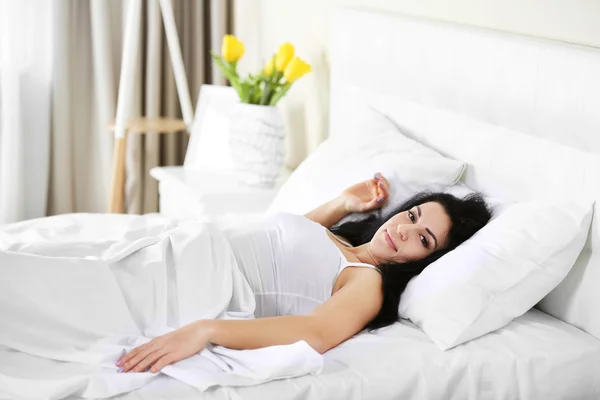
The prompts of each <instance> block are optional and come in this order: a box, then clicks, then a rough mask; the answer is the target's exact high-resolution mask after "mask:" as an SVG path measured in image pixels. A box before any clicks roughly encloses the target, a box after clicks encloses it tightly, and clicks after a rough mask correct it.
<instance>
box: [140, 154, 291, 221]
mask: <svg viewBox="0 0 600 400" xmlns="http://www.w3.org/2000/svg"><path fill="white" fill-rule="evenodd" d="M150 175H152V177H154V178H155V179H156V180H158V182H159V186H158V192H159V196H160V200H159V207H160V213H161V214H163V215H165V216H167V217H170V218H175V219H186V218H190V217H202V218H207V219H210V218H212V217H215V216H220V215H225V214H237V213H256V212H263V211H265V210H266V209H267V208H268V207H269V205H270V204H271V202H272V201H273V199H274V198H275V195H276V194H277V191H278V190H279V187H280V186H281V184H282V183H283V182H284V181H285V179H287V177H288V176H289V171H283V172H282V174H281V177H280V179H279V182H278V184H277V186H276V187H275V188H271V189H263V188H256V187H250V186H245V185H243V184H241V183H239V182H238V181H237V180H236V179H235V178H234V177H233V176H232V175H230V174H228V173H225V172H215V171H208V170H207V171H198V170H190V169H186V168H184V167H179V166H178V167H156V168H152V169H151V170H150Z"/></svg>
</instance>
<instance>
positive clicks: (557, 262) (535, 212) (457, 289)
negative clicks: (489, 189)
mask: <svg viewBox="0 0 600 400" xmlns="http://www.w3.org/2000/svg"><path fill="white" fill-rule="evenodd" d="M591 217H592V204H591V203H589V202H578V201H572V202H567V201H565V202H561V203H551V204H550V203H540V202H523V203H516V204H512V205H509V206H506V207H503V208H502V209H501V211H500V212H499V213H498V215H496V216H495V217H494V218H493V219H492V220H491V221H490V222H489V223H488V224H487V225H486V226H485V227H483V228H482V229H481V230H480V231H479V232H477V233H476V234H475V235H474V236H473V237H472V238H471V239H469V240H467V241H466V242H465V243H463V244H462V245H460V246H459V247H458V248H456V249H455V250H453V251H451V252H450V253H448V254H447V255H445V256H444V257H442V258H440V259H439V260H438V261H436V262H434V263H432V264H431V265H429V266H428V267H427V268H426V269H425V270H424V271H423V272H422V273H421V274H420V275H418V276H416V277H415V278H413V279H412V280H411V281H410V282H409V284H408V285H407V287H406V290H405V291H404V293H403V294H402V297H401V299H400V307H399V312H400V316H401V317H402V318H407V319H410V320H411V321H413V322H414V323H415V324H417V325H418V326H419V327H421V329H423V331H424V332H425V333H426V334H427V335H428V336H429V338H431V340H433V342H435V343H436V344H437V345H438V346H439V347H440V348H441V349H442V350H446V349H449V348H451V347H454V346H457V345H459V344H461V343H464V342H467V341H469V340H471V339H474V338H477V337H479V336H482V335H484V334H486V333H489V332H492V331H494V330H496V329H499V328H501V327H503V326H505V325H507V324H508V323H509V322H510V321H512V320H513V319H514V318H516V317H518V316H520V315H522V314H524V313H525V312H527V311H528V310H529V309H530V308H531V307H533V306H534V305H535V304H536V303H537V302H539V301H540V300H541V299H542V298H543V297H544V296H546V295H547V294H548V293H549V292H550V291H551V290H552V289H554V287H556V286H557V285H558V284H559V283H560V281H561V280H562V279H564V277H565V276H566V275H567V273H568V272H569V270H570V269H571V267H572V266H573V264H574V263H575V260H576V259H577V256H578V255H579V253H580V252H581V250H582V248H583V246H584V244H585V241H586V238H587V236H588V231H589V226H590V222H591Z"/></svg>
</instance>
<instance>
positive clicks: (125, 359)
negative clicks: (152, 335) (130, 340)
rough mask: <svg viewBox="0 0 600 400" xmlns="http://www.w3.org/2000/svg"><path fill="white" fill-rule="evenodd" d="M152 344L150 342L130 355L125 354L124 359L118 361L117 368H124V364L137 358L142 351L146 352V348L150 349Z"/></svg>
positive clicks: (132, 351)
mask: <svg viewBox="0 0 600 400" xmlns="http://www.w3.org/2000/svg"><path fill="white" fill-rule="evenodd" d="M150 343H152V342H151V341H150V342H148V343H146V344H143V345H141V346H138V347H136V348H135V349H133V350H131V351H130V352H129V353H127V354H125V355H124V356H123V357H121V358H120V359H119V360H118V361H117V367H122V366H123V364H125V363H126V362H129V360H131V359H132V358H133V357H135V356H137V355H138V354H139V352H140V351H144V350H145V349H146V348H148V347H149V346H150Z"/></svg>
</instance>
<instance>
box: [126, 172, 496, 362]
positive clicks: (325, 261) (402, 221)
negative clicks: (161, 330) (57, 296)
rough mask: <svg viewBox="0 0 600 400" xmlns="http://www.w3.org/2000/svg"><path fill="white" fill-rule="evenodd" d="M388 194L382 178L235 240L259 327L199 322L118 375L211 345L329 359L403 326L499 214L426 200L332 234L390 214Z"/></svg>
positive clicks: (146, 350) (471, 201) (445, 197)
mask: <svg viewBox="0 0 600 400" xmlns="http://www.w3.org/2000/svg"><path fill="white" fill-rule="evenodd" d="M388 193H389V183H388V181H387V180H386V179H385V178H384V177H383V176H382V175H381V174H376V175H375V177H374V178H373V179H371V180H368V181H365V182H361V183H358V184H356V185H354V186H351V187H349V188H348V189H346V190H345V191H344V192H343V193H342V194H341V195H340V196H339V197H338V198H336V199H334V200H332V201H330V202H328V203H326V204H323V205H322V206H320V207H318V208H317V209H315V210H313V211H311V212H309V213H308V214H306V215H305V216H299V215H292V214H276V215H274V216H272V217H270V218H268V219H267V220H266V222H265V224H264V225H263V226H261V228H260V229H253V230H245V231H244V230H238V231H235V230H234V231H232V232H231V233H230V234H229V239H230V241H231V246H232V248H233V251H234V253H235V255H236V259H237V260H238V264H239V267H240V269H241V270H242V272H243V274H244V276H245V277H246V280H247V281H248V283H249V284H250V285H251V286H252V290H253V291H254V294H255V297H256V303H257V308H256V313H255V314H256V317H257V319H253V320H240V321H238V320H222V319H211V320H199V321H197V322H194V323H191V324H189V325H187V326H184V327H182V328H180V329H178V330H175V331H173V332H171V333H168V334H166V335H163V336H160V337H156V338H154V339H153V340H152V341H150V342H148V343H147V344H145V345H142V346H139V347H137V348H135V349H133V350H132V351H130V352H129V353H128V354H127V355H125V356H124V357H122V358H121V359H120V360H119V361H118V362H117V366H119V367H122V368H123V370H124V371H126V372H127V371H136V372H140V371H146V370H147V369H148V368H150V370H151V371H152V372H157V371H159V370H160V369H161V368H163V367H164V366H166V365H168V364H170V363H173V362H176V361H179V360H181V359H184V358H187V357H189V356H191V355H193V354H195V353H197V352H198V351H200V350H202V349H203V348H204V347H205V346H206V345H207V344H208V343H213V344H217V345H222V346H225V347H229V348H233V349H254V348H260V347H266V346H272V345H280V344H291V343H295V342H297V341H299V340H305V341H306V342H307V343H308V344H309V345H310V346H311V347H313V348H314V349H315V350H317V351H318V352H320V353H324V352H326V351H327V350H329V349H331V348H333V347H335V346H336V345H338V344H339V343H341V342H343V341H345V340H346V339H348V338H350V337H352V336H353V335H355V334H356V333H358V332H360V331H361V330H362V329H363V328H370V329H374V328H379V327H383V326H387V325H390V324H392V323H394V322H395V321H396V320H397V318H398V304H399V301H400V295H401V293H402V291H403V290H404V288H405V286H406V284H407V283H408V281H409V280H410V279H411V278H412V277H414V276H415V275H417V274H419V273H420V272H421V271H422V270H423V269H424V268H425V267H426V266H427V265H428V264H430V263H432V262H433V261H435V260H437V259H438V258H440V257H441V256H442V255H444V254H445V253H447V252H449V251H450V250H452V249H454V248H455V247H457V246H458V245H459V244H461V243H462V242H464V241H465V240H467V239H468V238H469V237H471V236H472V235H473V234H474V233H475V232H476V231H477V230H479V229H480V228H481V227H483V226H484V225H485V224H486V223H487V222H488V221H489V219H490V217H491V214H490V211H489V210H488V207H487V206H486V204H485V202H484V201H483V199H482V197H481V196H479V195H470V196H467V197H465V198H464V199H458V198H456V197H454V196H452V195H449V194H445V193H421V194H418V195H416V196H414V197H413V198H411V199H409V200H408V201H406V202H405V203H404V204H403V205H401V206H399V207H397V209H396V210H394V211H393V212H392V213H390V214H389V215H378V214H375V213H373V214H371V215H370V216H369V217H368V218H367V219H363V220H362V221H359V222H346V223H344V224H341V225H340V226H338V227H335V228H331V227H332V226H333V225H334V224H336V223H337V222H338V221H340V220H341V219H342V218H343V217H345V216H346V215H348V214H350V213H357V212H367V211H372V210H376V209H378V208H380V207H381V206H382V205H383V204H384V203H385V202H386V200H387V197H388ZM330 228H331V229H330Z"/></svg>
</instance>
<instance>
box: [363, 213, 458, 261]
mask: <svg viewBox="0 0 600 400" xmlns="http://www.w3.org/2000/svg"><path fill="white" fill-rule="evenodd" d="M450 225H451V222H450V217H449V216H448V214H446V210H445V209H444V207H442V205H441V204H439V203H435V202H429V203H423V204H421V205H419V206H416V207H413V208H411V209H410V210H407V211H404V212H401V213H399V214H396V215H394V216H393V217H392V218H390V219H389V220H388V221H387V222H386V223H384V224H383V225H382V226H381V227H380V228H379V230H377V232H376V233H375V236H373V239H371V242H370V243H369V245H370V247H369V250H370V253H371V256H372V257H373V258H375V261H376V262H377V264H383V263H386V262H393V263H405V262H409V261H416V260H421V259H423V258H425V257H426V256H428V255H429V254H431V253H433V252H434V251H436V250H439V249H441V248H443V247H445V246H446V238H447V236H448V232H449V231H450Z"/></svg>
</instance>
